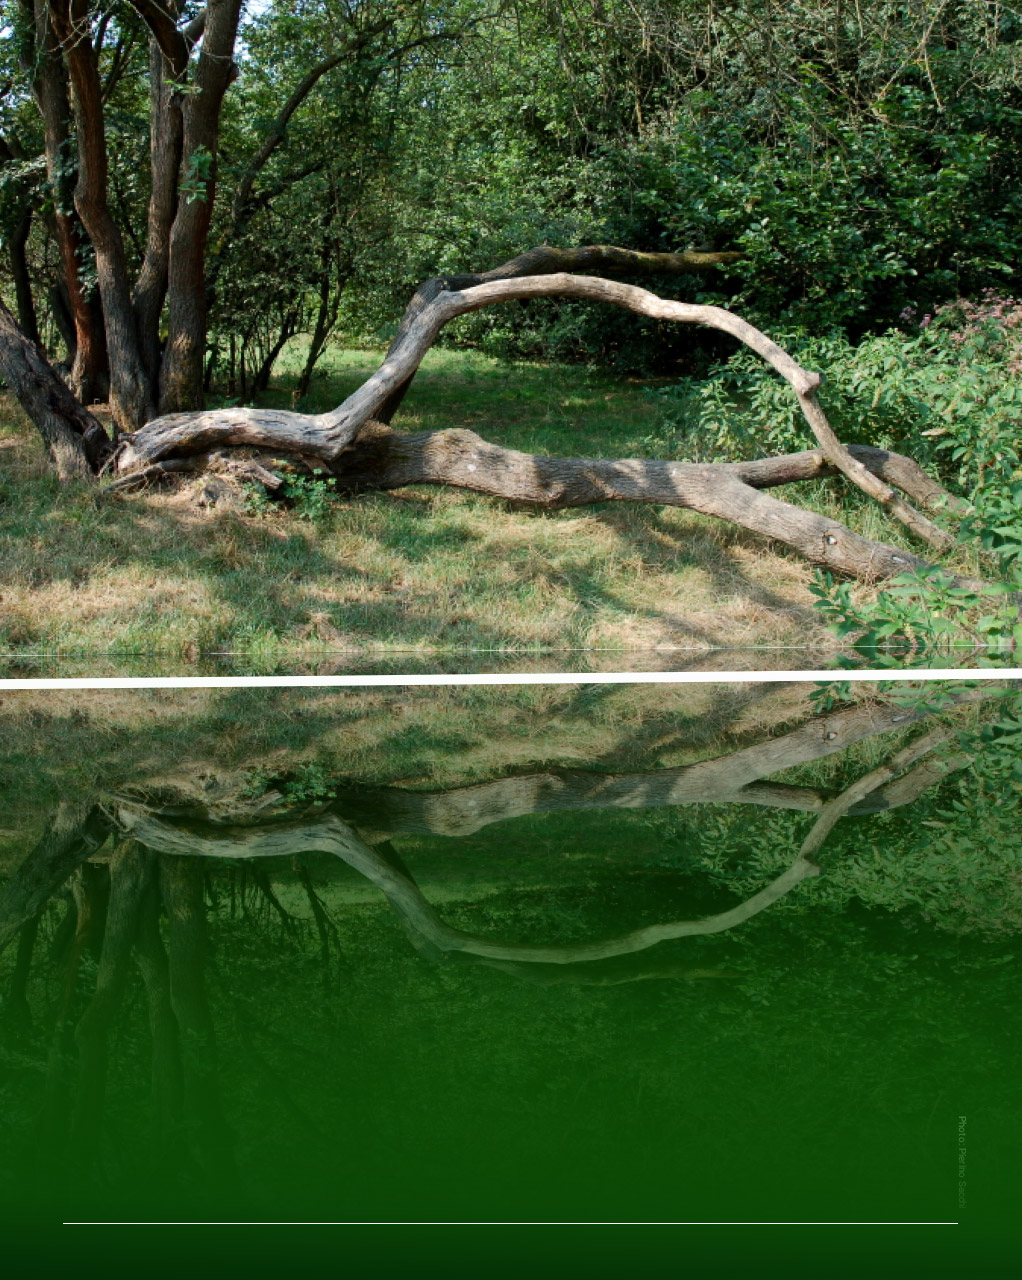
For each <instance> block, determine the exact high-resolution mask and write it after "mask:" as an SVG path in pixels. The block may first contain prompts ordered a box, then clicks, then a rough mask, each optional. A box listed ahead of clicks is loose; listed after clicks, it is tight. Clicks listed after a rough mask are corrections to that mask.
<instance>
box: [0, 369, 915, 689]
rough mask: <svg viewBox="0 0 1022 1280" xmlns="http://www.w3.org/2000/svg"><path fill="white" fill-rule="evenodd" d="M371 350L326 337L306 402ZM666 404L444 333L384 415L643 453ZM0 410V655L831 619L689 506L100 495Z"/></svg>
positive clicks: (321, 395) (507, 437)
mask: <svg viewBox="0 0 1022 1280" xmlns="http://www.w3.org/2000/svg"><path fill="white" fill-rule="evenodd" d="M379 356H380V353H379V352H376V351H351V350H342V349H340V348H332V349H331V350H330V351H329V352H328V354H327V357H326V359H325V360H324V365H323V369H322V371H321V373H320V374H319V375H318V376H317V378H316V380H315V381H314V384H313V388H312V391H311V393H310V395H309V396H308V397H307V398H306V401H305V402H303V403H302V405H301V408H303V409H306V410H308V411H317V410H321V409H323V408H326V407H328V406H332V405H336V404H337V403H339V402H340V401H341V400H342V399H343V398H344V397H345V396H346V395H347V394H348V393H349V392H351V391H352V390H354V389H355V388H356V387H357V386H358V385H359V384H360V383H361V382H362V381H363V380H364V379H365V378H366V377H367V376H368V375H369V374H370V373H371V372H372V371H373V370H374V369H375V368H376V367H377V364H378V361H379ZM300 359H301V352H300V351H298V350H295V351H292V352H291V353H285V358H284V359H283V360H282V362H281V366H280V373H279V377H278V379H277V381H276V382H275V384H274V386H273V388H272V389H271V391H270V393H269V395H268V397H267V399H268V401H269V402H271V403H278V404H290V403H292V401H293V400H294V392H293V387H294V381H295V371H296V369H297V367H298V365H299V362H300ZM659 412H660V411H659V408H658V405H657V399H656V397H654V396H651V395H649V394H648V385H647V384H643V383H642V382H639V381H634V380H627V379H622V378H615V377H612V376H608V375H606V374H603V373H601V372H597V371H593V370H587V369H584V368H579V367H564V366H542V365H533V364H515V365H510V364H505V363H501V362H499V361H496V360H493V359H490V358H488V357H484V356H481V355H478V354H476V353H472V352H463V351H452V350H445V349H441V350H435V351H433V352H431V353H430V354H429V356H428V357H427V359H426V361H425V364H424V366H423V369H422V371H421V372H420V373H419V375H418V377H417V378H416V380H415V383H414V385H413V387H412V390H411V392H410V394H409V395H408V397H407V399H406V401H405V404H404V405H403V407H402V411H401V413H400V414H399V415H398V417H397V418H396V419H395V422H394V426H395V427H396V428H397V429H403V430H423V429H441V428H444V427H451V426H460V427H469V428H471V429H473V430H475V431H477V432H479V434H480V435H482V436H483V437H484V438H486V439H488V440H493V441H496V442H499V443H501V444H504V445H507V446H510V447H514V448H517V449H522V450H526V451H533V452H541V453H551V454H568V455H576V456H579V455H581V456H586V455H588V456H607V457H629V456H644V455H645V456H655V455H656V454H657V452H659V451H660V450H658V448H657V443H658V431H659V429H660V428H661V426H662V423H661V420H660V417H659ZM4 417H5V421H4V424H3V425H2V426H0V566H2V567H0V596H2V600H0V606H2V608H0V657H6V658H7V659H8V661H10V660H13V659H21V660H29V659H30V658H31V657H33V656H38V657H49V658H52V657H57V656H61V657H69V658H73V657H75V656H78V657H83V656H84V657H89V656H98V655H100V654H118V655H125V656H126V655H133V654H134V655H138V654H144V655H154V656H158V655H163V656H165V657H171V658H174V659H176V660H185V661H193V662H196V661H201V660H202V659H203V656H204V655H209V654H217V653H237V652H243V653H245V654H246V655H247V657H246V663H247V665H248V666H250V667H252V669H255V670H258V669H263V668H266V669H270V668H273V667H274V666H276V665H279V664H280V663H281V662H286V661H294V660H297V659H298V658H299V657H300V656H302V655H308V654H309V653H310V652H313V651H315V652H322V653H341V654H346V655H349V657H353V656H354V655H360V656H362V657H365V656H366V655H369V656H371V657H375V658H376V659H379V660H384V661H385V660H388V659H389V658H394V659H395V660H396V659H397V655H406V656H407V658H408V659H413V660H420V661H423V660H426V659H429V658H435V657H438V656H442V655H445V654H446V655H450V654H454V653H458V652H466V651H473V652H483V651H486V652H498V651H499V652H503V653H510V654H540V653H543V652H545V651H552V650H562V649H565V648H567V649H583V648H589V649H600V650H610V651H619V652H620V651H625V650H638V649H653V648H665V649H674V648H686V649H689V648H692V649H703V650H705V649H707V648H712V647H716V646H722V645H724V646H735V645H766V646H778V647H779V646H799V647H803V646H805V645H806V644H807V643H811V642H813V641H816V642H823V641H824V638H825V637H824V633H823V631H822V628H821V627H820V625H819V623H818V622H817V620H816V616H815V615H814V613H813V611H812V608H811V598H810V596H809V593H808V585H809V583H810V582H811V581H812V571H811V569H810V568H809V567H808V566H806V565H804V564H803V563H801V562H800V561H799V560H798V559H797V557H795V556H794V555H789V554H787V553H784V552H780V551H778V550H777V549H776V548H773V547H772V546H771V545H770V544H769V543H767V542H766V541H765V540H763V539H761V538H758V537H756V536H755V535H752V534H746V533H744V532H743V531H741V530H737V529H733V528H730V527H728V526H727V525H725V524H722V523H721V522H719V521H714V520H712V519H710V518H708V517H703V516H699V515H697V514H695V513H693V512H688V511H681V510H678V509H676V508H660V507H653V506H638V505H636V506H631V505H628V504H623V503H621V504H604V505H602V506H598V507H591V508H583V509H578V510H573V511H564V512H552V513H548V512H535V511H531V510H527V509H518V508H515V507H514V506H513V505H512V504H509V503H504V502H500V501H495V500H493V499H490V498H485V497H482V496H478V495H473V494H469V493H465V492H461V491H457V490H441V489H430V488H426V487H416V488H410V489H406V490H403V491H398V492H393V493H385V494H367V495H363V496H360V497H356V498H350V499H344V500H337V501H332V502H331V503H329V504H328V506H327V509H326V511H325V512H324V513H322V514H321V515H320V516H319V517H318V518H316V519H314V520H309V519H302V518H300V513H299V512H298V511H296V510H286V509H281V508H279V507H277V508H274V507H269V508H267V507H264V508H263V509H262V510H258V511H256V510H252V511H249V510H238V509H234V510H232V509H225V508H224V507H222V506H217V507H213V508H204V507H201V506H199V505H197V504H196V494H197V491H198V489H199V488H200V487H201V484H202V482H201V481H198V482H191V483H190V484H189V485H187V486H186V487H185V488H184V489H180V490H176V491H168V490H160V491H156V490H154V491H150V492H147V493H142V494H138V493H136V494H128V495H122V496H113V495H111V496H109V497H103V496H101V495H100V494H99V493H98V492H97V490H96V488H95V487H93V486H88V485H85V484H67V485H60V484H58V482H57V481H56V480H55V479H54V478H53V477H52V476H51V475H50V474H49V472H48V470H47V467H46V463H45V459H44V455H43V451H42V447H41V445H40V443H39V441H38V440H37V438H36V436H35V433H34V432H33V431H32V429H31V428H30V426H29V425H28V424H27V423H26V422H25V421H24V420H23V419H22V418H21V415H20V414H19V413H18V412H17V411H16V410H14V409H13V408H8V411H7V413H6V414H5V415H4ZM836 492H837V490H836V489H834V488H831V489H826V488H824V487H823V486H820V487H819V493H818V495H817V497H818V498H822V499H823V500H824V501H825V502H832V501H833V499H832V498H830V497H828V495H829V494H831V493H836ZM799 500H803V495H802V494H801V493H800V494H799ZM835 514H837V513H836V512H835ZM863 518H864V519H865V520H866V521H867V522H870V523H871V524H874V525H877V526H879V525H882V524H883V521H882V520H881V519H880V517H878V516H875V515H873V514H871V513H870V514H865V515H864V517H863ZM876 533H877V534H879V535H880V536H884V533H885V531H884V530H883V529H882V528H879V527H878V528H877V529H876ZM886 536H887V537H888V538H890V539H892V540H895V539H897V537H898V535H897V533H896V532H892V531H891V530H889V529H888V530H887V531H886Z"/></svg>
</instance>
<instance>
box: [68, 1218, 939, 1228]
mask: <svg viewBox="0 0 1022 1280" xmlns="http://www.w3.org/2000/svg"><path fill="white" fill-rule="evenodd" d="M61 1225H62V1226H65V1227H957V1226H960V1225H961V1224H960V1223H959V1222H885V1221H879V1222H703V1221H698V1222H686V1221H678V1220H675V1219H666V1220H664V1221H660V1220H657V1221H649V1222H635V1221H621V1222H604V1221H600V1222H584V1221H580V1222H547V1221H541V1220H539V1221H531V1220H526V1221H492V1222H489V1221H487V1222H478V1221H460V1220H455V1221H450V1222H435V1221H432V1220H431V1221H427V1222H418V1221H415V1220H410V1221H407V1222H393V1221H387V1220H381V1221H378V1222H377V1221H375V1220H372V1221H366V1220H353V1221H347V1220H345V1219H339V1220H337V1221H326V1222H290V1221H281V1222H275V1221H269V1222H252V1221H248V1220H245V1219H241V1220H239V1221H231V1220H228V1221H225V1222H209V1221H206V1220H201V1221H198V1222H190V1221H184V1222H176V1221H171V1222H130V1221H128V1222H117V1221H112V1222H105V1221H89V1222H64V1223H62V1224H61Z"/></svg>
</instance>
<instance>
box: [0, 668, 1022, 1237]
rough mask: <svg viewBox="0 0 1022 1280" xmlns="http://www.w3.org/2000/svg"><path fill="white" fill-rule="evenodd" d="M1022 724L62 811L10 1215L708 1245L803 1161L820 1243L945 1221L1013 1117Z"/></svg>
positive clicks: (28, 995) (962, 717)
mask: <svg viewBox="0 0 1022 1280" xmlns="http://www.w3.org/2000/svg"><path fill="white" fill-rule="evenodd" d="M358 696H359V695H346V697H347V698H348V699H349V703H350V699H351V698H353V697H358ZM486 696H487V697H490V698H493V699H498V698H499V697H500V696H501V693H500V691H497V690H494V691H492V693H489V694H487V695H486ZM1017 701H1018V694H1017V693H1011V692H1010V691H1005V690H995V689H993V688H991V687H989V686H988V687H986V688H982V689H978V690H977V689H969V688H964V687H963V688H958V689H949V690H944V691H941V692H940V693H939V696H936V695H935V691H934V689H933V688H932V687H930V688H929V689H928V690H927V691H926V694H925V699H924V698H923V696H922V695H920V696H919V697H917V698H916V700H915V701H912V699H911V698H906V697H905V696H904V695H901V696H899V698H898V700H897V701H891V700H886V701H885V700H884V699H883V698H875V697H874V698H870V699H869V700H866V701H862V702H858V703H855V704H851V705H846V706H842V707H838V708H837V709H833V710H831V711H829V712H828V713H827V714H819V713H812V711H811V708H809V707H805V706H804V707H803V708H802V710H801V712H800V715H801V722H800V723H797V724H796V725H795V727H793V728H792V727H790V726H789V727H786V728H785V729H783V730H776V729H775V730H774V731H772V732H770V733H766V732H764V733H762V734H761V735H760V740H758V741H752V742H746V744H745V745H742V746H735V745H733V744H732V745H731V746H729V745H728V744H727V743H726V742H723V743H720V742H719V743H716V744H715V745H714V746H713V747H712V748H709V747H705V748H704V749H703V750H702V756H703V758H701V759H698V760H695V761H694V762H691V763H686V764H682V765H677V766H674V767H660V768H656V769H646V770H643V771H641V772H633V773H615V772H609V771H606V770H605V769H596V768H579V767H573V768H570V769H569V768H563V767H553V766H551V765H550V764H548V763H547V764H544V767H543V768H542V769H539V770H535V769H533V770H530V771H526V772H519V773H514V774H511V775H510V776H495V777H492V778H491V779H490V780H487V781H483V782H476V783H474V784H473V785H467V786H466V785H459V786H454V787H445V788H428V787H425V788H424V787H422V786H416V787H410V786H403V785H380V784H379V783H376V782H373V781H370V782H364V781H361V780H360V779H359V777H358V775H357V773H355V772H354V771H350V772H349V773H348V774H347V775H346V776H345V775H343V774H341V773H339V772H333V773H331V774H329V775H327V774H326V773H325V772H324V771H323V770H322V769H318V770H317V769H315V768H312V767H311V766H309V764H308V763H307V762H305V763H302V764H300V765H294V766H292V765H289V763H288V760H287V759H286V758H281V757H280V756H279V755H278V756H276V757H275V758H274V759H273V760H271V761H263V760H260V759H253V760H251V761H250V762H249V765H248V767H247V769H246V770H245V771H244V780H243V785H242V784H238V785H234V786H233V789H232V788H228V789H227V792H226V793H224V789H223V787H220V786H219V784H218V781H217V778H216V777H215V776H213V775H210V774H208V773H207V774H204V775H200V776H197V777H196V778H195V779H194V782H193V785H191V786H189V785H186V784H183V783H182V781H181V779H180V778H172V777H171V776H170V774H169V772H168V775H167V776H166V777H164V778H163V779H162V780H161V778H160V777H159V776H157V777H155V778H154V777H150V778H148V779H147V780H146V781H145V782H144V783H142V782H139V781H138V780H137V779H133V778H131V770H129V769H126V770H125V775H126V776H127V778H128V780H127V781H125V782H123V783H120V784H118V783H117V781H116V774H115V775H113V777H110V776H108V777H107V778H105V779H104V780H103V785H102V786H97V787H96V788H95V789H94V790H92V791H91V792H88V793H87V794H85V795H84V796H83V795H82V794H76V796H75V797H74V798H64V799H58V800H56V802H55V803H54V804H53V806H52V810H51V812H50V814H49V816H48V819H47V821H46V825H45V829H44V830H43V832H42V834H41V835H40V836H39V838H38V840H37V842H36V843H35V845H34V847H33V848H32V849H31V851H30V852H28V854H27V856H25V857H24V858H23V860H22V861H21V862H20V865H17V866H16V868H15V869H14V870H13V871H12V873H11V874H10V875H9V877H8V879H7V882H6V885H5V886H4V888H3V891H2V893H0V947H4V948H6V953H5V956H4V960H3V962H2V963H3V967H2V969H0V981H2V982H3V983H4V986H5V1001H4V1006H3V1018H4V1029H3V1041H2V1045H3V1050H2V1058H0V1069H2V1072H3V1075H2V1080H3V1087H4V1090H5V1095H6V1097H7V1099H8V1104H9V1105H8V1107H7V1119H6V1121H5V1122H4V1123H5V1125H6V1127H7V1130H8V1132H7V1135H6V1137H7V1141H6V1142H5V1144H4V1145H5V1147H6V1149H7V1152H8V1156H7V1157H5V1158H4V1159H3V1161H0V1177H2V1178H3V1179H4V1184H3V1191H4V1193H5V1195H6V1198H7V1200H8V1203H15V1202H23V1204H24V1207H25V1210H26V1212H27V1211H28V1210H29V1209H31V1208H34V1209H35V1211H38V1212H50V1213H52V1209H53V1206H54V1205H55V1204H57V1205H59V1209H58V1212H59V1214H60V1215H61V1216H62V1217H66V1216H73V1215H75V1214H80V1215H83V1216H85V1215H89V1214H92V1215H95V1216H99V1217H102V1218H111V1217H126V1218H131V1217H132V1216H133V1215H135V1214H144V1215H147V1216H150V1217H151V1216H156V1217H159V1218H160V1219H164V1218H166V1217H168V1216H170V1217H173V1216H175V1215H180V1214H187V1215H188V1216H191V1217H194V1216H198V1217H213V1218H215V1217H218V1216H223V1215H225V1214H232V1215H240V1216H252V1217H256V1218H259V1217H265V1216H267V1215H269V1216H274V1217H278V1218H279V1217H284V1218H291V1217H296V1218H307V1217H309V1216H314V1217H321V1216H324V1215H325V1216H327V1217H331V1218H341V1219H344V1220H352V1219H354V1220H359V1219H362V1218H369V1219H372V1220H385V1221H386V1220H393V1219H407V1218H409V1217H411V1218H414V1219H416V1220H430V1219H432V1218H440V1219H445V1220H446V1219H450V1218H458V1219H464V1218H469V1219H473V1218H482V1219H484V1220H493V1219H497V1220H509V1219H515V1218H519V1217H523V1216H524V1217H527V1218H529V1219H530V1220H544V1219H554V1220H556V1219H560V1218H564V1217H579V1216H581V1217H583V1218H584V1219H585V1220H594V1221H604V1220H611V1219H615V1220H626V1221H629V1220H634V1221H648V1220H653V1219H656V1220H668V1221H673V1220H678V1219H679V1217H685V1218H695V1219H698V1218H700V1217H704V1216H705V1217H710V1218H712V1219H714V1220H720V1219H721V1218H722V1217H724V1218H731V1217H739V1218H748V1217H749V1216H753V1217H759V1216H762V1215H764V1214H766V1215H767V1216H769V1215H771V1214H774V1215H776V1214H777V1213H783V1212H784V1211H783V1207H782V1206H781V1202H780V1200H778V1197H781V1199H782V1200H783V1197H784V1195H785V1191H784V1187H783V1178H779V1177H778V1176H777V1175H778V1173H779V1172H780V1171H782V1170H785V1169H786V1170H788V1171H789V1173H791V1174H792V1176H794V1171H795V1170H796V1169H798V1170H799V1171H800V1173H799V1176H800V1177H804V1176H805V1170H806V1168H807V1167H809V1168H811V1169H812V1171H813V1173H812V1177H811V1178H810V1179H809V1185H808V1186H807V1187H805V1188H804V1189H803V1191H802V1195H803V1197H804V1205H803V1207H802V1208H801V1209H800V1212H801V1213H804V1214H805V1216H806V1217H807V1218H809V1219H812V1218H813V1217H820V1218H824V1219H826V1218H829V1217H833V1216H834V1215H835V1214H838V1213H839V1211H840V1213H839V1216H841V1217H842V1220H846V1218H847V1216H848V1215H850V1214H851V1215H853V1216H854V1215H855V1214H860V1213H861V1214H867V1215H869V1216H870V1217H871V1218H872V1219H873V1220H877V1219H878V1218H879V1220H892V1219H893V1220H897V1219H899V1218H903V1217H904V1215H906V1214H915V1215H917V1216H918V1215H922V1216H923V1217H924V1218H927V1219H932V1218H941V1219H943V1218H947V1217H949V1216H952V1215H953V1213H957V1212H958V1207H957V1205H956V1202H955V1195H956V1179H955V1176H954V1171H953V1170H951V1169H950V1164H948V1167H947V1168H945V1163H944V1162H945V1159H946V1160H947V1161H948V1162H949V1161H950V1159H951V1154H952V1142H951V1138H950V1137H949V1136H948V1134H949V1130H947V1128H946V1125H948V1124H950V1122H951V1121H950V1118H949V1117H952V1116H957V1114H958V1113H959V1111H961V1109H962V1108H963V1107H964V1106H965V1105H966V1102H967V1101H968V1102H969V1103H970V1104H971V1103H972V1102H976V1104H977V1106H979V1108H980V1114H981V1115H982V1114H985V1115H987V1116H989V1117H996V1120H997V1125H996V1126H991V1134H992V1136H991V1143H992V1146H991V1148H990V1154H989V1163H988V1166H987V1176H988V1177H989V1176H990V1170H992V1169H993V1168H994V1167H995V1165H996V1161H995V1158H994V1151H995V1148H996V1142H997V1140H998V1139H997V1137H996V1136H994V1135H995V1133H996V1132H997V1131H999V1132H1000V1133H1001V1134H1002V1135H1006V1134H1007V1133H1008V1131H1009V1130H1010V1126H1011V1124H1012V1123H1013V1120H1012V1118H1011V1116H1010V1114H1009V1109H1008V1108H1007V1105H1006V1103H1005V1101H1004V1099H1002V1098H1001V1096H1000V1095H999V1094H998V1092H997V1090H998V1088H1000V1087H1002V1086H992V1085H991V1083H990V1082H991V1081H993V1080H1000V1081H1002V1082H1003V1080H1005V1079H1006V1078H1007V1077H1008V1069H1007V1063H1006V1061H1005V1055H1006V1053H1007V1044H1008V1043H1009V1041H1010V1032H1011V1030H1012V1029H1011V1028H1008V1027H1006V1026H1005V1025H1004V1024H1005V1019H1004V1015H1003V1010H1004V1008H1005V1002H1006V991H1007V989H1008V985H1009V983H1010V981H1011V977H1012V963H1013V957H1014V950H1013V948H1014V945H1015V943H1014V939H1015V937H1016V925H1017V920H1018V918H1019V916H1018V912H1019V903H1018V902H1017V901H1015V900H1014V898H1012V897H1011V895H1010V886H1011V885H1012V884H1014V885H1015V888H1016V891H1017V868H1016V867H1015V863H1014V861H1013V860H1014V859H1015V858H1016V857H1017V843H1016V842H1015V840H1014V838H1013V836H1014V835H1017V831H1015V825H1014V824H1015V818H1014V813H1015V810H1014V808H1013V805H1014V804H1015V803H1016V802H1017V793H1018V778H1019V776H1020V773H1022V770H1020V764H1019V760H1020V758H1022V753H1020V751H1019V739H1020V736H1022V735H1020V732H1019V727H1018V720H1017V713H1016V710H1014V709H1013V708H1014V707H1015V703H1016V702H1017ZM374 706H377V711H376V712H374V714H378V713H379V709H378V704H374ZM629 732H630V733H632V734H633V736H634V735H637V736H640V737H641V734H642V725H641V724H640V725H638V726H636V725H631V726H630V727H629ZM449 750H450V752H451V753H453V754H455V755H456V753H457V750H458V747H457V740H456V739H455V741H454V742H453V743H452V744H451V746H450V748H449ZM493 772H494V773H497V774H499V773H500V772H501V771H500V770H499V768H495V769H493ZM821 873H825V874H822V875H821ZM998 876H999V877H1000V879H998V878H997V877H998ZM899 877H901V878H900V879H899ZM805 882H809V883H805ZM1006 886H1007V888H1006ZM381 904H385V905H386V908H387V913H381V910H380V905H381ZM679 908H686V910H680V909H679ZM409 944H410V945H409ZM424 961H425V962H432V963H424ZM440 962H443V963H440ZM493 969H496V970H498V971H499V974H493V973H488V972H486V971H488V970H493ZM481 970H482V971H481ZM501 975H508V976H511V977H513V978H514V979H516V980H522V981H516V982H514V983H511V984H510V985H508V984H507V982H506V976H501ZM640 979H646V980H654V979H659V980H664V981H646V982H642V983H640V982H638V980H640ZM965 997H967V998H965ZM962 1043H968V1044H969V1046H970V1055H969V1060H968V1061H967V1062H963V1061H962V1058H961V1054H960V1048H961V1045H962ZM143 1080H146V1081H147V1083H146V1085H145V1087H144V1088H142V1087H141V1083H142V1081H143ZM852 1117H857V1122H856V1121H854V1120H852ZM881 1132H883V1133H886V1135H887V1136H886V1143H887V1146H886V1149H885V1158H884V1167H883V1170H882V1172H881V1173H880V1174H877V1175H876V1176H873V1175H872V1174H870V1175H869V1176H867V1172H866V1170H867V1166H868V1165H869V1164H870V1163H871V1162H869V1161H864V1160H863V1157H862V1154H861V1143H862V1142H864V1141H866V1140H867V1137H868V1138H869V1140H870V1141H876V1140H877V1135H878V1134H879V1133H881ZM693 1133H695V1134H697V1135H699V1145H700V1148H701V1149H702V1151H703V1155H702V1157H701V1160H700V1162H699V1168H698V1170H695V1169H693V1168H689V1167H686V1168H684V1169H680V1168H679V1167H678V1165H677V1160H676V1151H677V1146H676V1144H677V1142H678V1141H679V1140H681V1138H682V1135H687V1137H686V1138H685V1141H687V1142H691V1141H692V1134H693ZM1001 1140H1003V1136H1002V1139H1001ZM495 1152H499V1159H497V1160H496V1161H494V1153H495ZM622 1167H631V1168H632V1169H636V1168H638V1169H641V1170H642V1172H641V1174H635V1175H633V1176H630V1177H629V1178H628V1179H622V1177H621V1173H620V1171H621V1168H622ZM484 1169H485V1170H486V1176H485V1177H482V1176H481V1174H482V1171H483V1170H484ZM771 1171H772V1172H771ZM989 1195H990V1199H989V1200H988V1203H989V1204H993V1202H994V1200H995V1199H996V1196H995V1195H994V1194H993V1193H992V1192H990V1193H989ZM679 1197H680V1198H681V1201H683V1204H681V1203H679ZM892 1197H893V1199H892ZM44 1205H45V1206H47V1208H46V1210H43V1209H42V1208H41V1206H44ZM806 1205H808V1207H805V1206H806ZM788 1214H789V1216H790V1210H789V1211H788Z"/></svg>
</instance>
